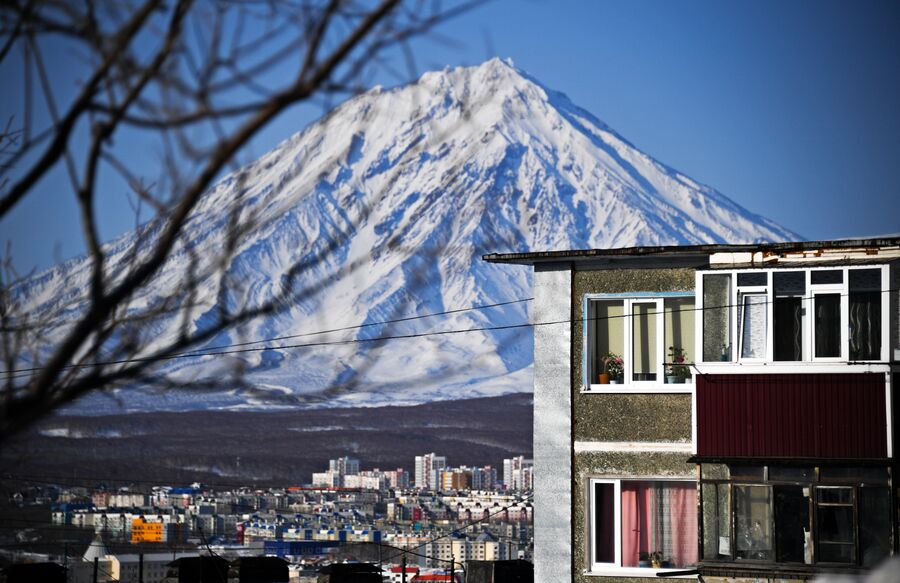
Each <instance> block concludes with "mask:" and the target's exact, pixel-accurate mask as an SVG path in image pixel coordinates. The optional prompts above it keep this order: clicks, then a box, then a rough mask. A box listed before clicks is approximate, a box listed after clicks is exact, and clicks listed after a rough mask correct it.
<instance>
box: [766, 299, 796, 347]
mask: <svg viewBox="0 0 900 583" xmlns="http://www.w3.org/2000/svg"><path fill="white" fill-rule="evenodd" d="M772 315H773V316H774V320H775V321H774V327H775V331H774V340H775V346H774V350H775V360H786V361H795V360H802V359H803V300H802V298H779V297H776V298H775V307H774V311H773V314H772Z"/></svg>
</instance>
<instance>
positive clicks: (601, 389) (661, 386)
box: [581, 383, 694, 395]
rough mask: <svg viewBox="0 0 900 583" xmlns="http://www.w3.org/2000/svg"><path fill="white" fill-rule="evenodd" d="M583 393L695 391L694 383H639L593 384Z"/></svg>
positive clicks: (583, 390) (668, 392)
mask: <svg viewBox="0 0 900 583" xmlns="http://www.w3.org/2000/svg"><path fill="white" fill-rule="evenodd" d="M581 392H582V393H584V394H586V395H590V394H592V393H597V394H601V395H610V394H640V393H656V394H673V393H688V394H690V393H693V392H694V383H680V384H677V383H671V384H669V383H637V384H630V385H629V384H608V385H600V384H592V385H590V387H588V388H587V389H582V390H581Z"/></svg>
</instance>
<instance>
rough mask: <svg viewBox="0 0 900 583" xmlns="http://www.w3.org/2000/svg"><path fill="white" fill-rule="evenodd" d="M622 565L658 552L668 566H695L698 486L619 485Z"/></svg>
mask: <svg viewBox="0 0 900 583" xmlns="http://www.w3.org/2000/svg"><path fill="white" fill-rule="evenodd" d="M621 509H622V566H623V567H637V566H638V560H639V559H640V553H648V554H649V553H653V552H656V551H659V552H660V553H662V555H663V558H664V559H665V560H667V561H669V563H670V565H669V566H670V567H688V566H691V565H696V564H697V485H696V484H693V483H687V482H685V483H679V482H665V483H660V482H622V506H621Z"/></svg>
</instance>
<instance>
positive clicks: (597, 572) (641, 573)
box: [582, 567, 697, 579]
mask: <svg viewBox="0 0 900 583" xmlns="http://www.w3.org/2000/svg"><path fill="white" fill-rule="evenodd" d="M689 568H690V567H684V568H682V569H672V568H665V569H654V568H652V567H599V568H596V569H590V570H586V571H583V573H582V574H583V575H585V576H586V577H648V578H654V579H655V578H656V577H657V573H676V572H678V571H686V570H688V569H689ZM696 578H697V575H678V576H675V577H667V579H696Z"/></svg>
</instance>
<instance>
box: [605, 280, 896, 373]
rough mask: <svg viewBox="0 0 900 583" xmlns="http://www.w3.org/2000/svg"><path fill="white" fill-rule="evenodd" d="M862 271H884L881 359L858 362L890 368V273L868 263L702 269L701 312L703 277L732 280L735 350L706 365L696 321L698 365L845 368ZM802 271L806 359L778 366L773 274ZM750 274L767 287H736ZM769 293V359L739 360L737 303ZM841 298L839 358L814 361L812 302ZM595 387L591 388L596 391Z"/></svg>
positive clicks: (700, 305) (699, 284) (700, 321)
mask: <svg viewBox="0 0 900 583" xmlns="http://www.w3.org/2000/svg"><path fill="white" fill-rule="evenodd" d="M860 269H863V270H865V269H879V270H881V354H880V357H879V358H878V359H875V360H866V361H854V362H860V363H871V364H872V365H873V366H880V365H882V364H883V365H889V364H890V362H891V360H890V350H891V346H890V330H891V325H892V322H891V312H890V294H889V293H888V290H889V289H890V271H889V266H888V265H886V264H870V265H853V266H849V265H845V266H815V265H810V266H791V267H789V268H786V267H785V268H758V269H710V270H698V271H697V274H696V289H697V295H696V298H697V299H696V304H695V305H696V306H697V309H698V311H699V312H702V311H703V308H704V306H703V276H704V275H730V276H731V305H732V309H731V313H730V316H729V318H730V319H729V325H730V341H731V346H732V347H733V348H732V354H731V360H729V361H718V360H712V361H704V360H702V358H703V333H704V330H703V318H702V317H697V318H695V326H696V333H695V344H696V346H695V347H694V353H695V354H696V355H697V357H696V359H695V361H696V362H697V363H698V365H700V366H703V367H704V368H708V369H717V368H720V367H725V368H727V367H735V366H740V365H743V364H747V365H765V366H767V367H769V368H774V367H779V368H781V369H789V368H791V367H796V368H799V369H801V370H802V369H808V368H809V367H810V366H811V365H824V366H829V365H835V364H841V365H843V364H846V363H847V362H849V358H850V338H849V327H850V272H851V271H855V270H860ZM782 270H789V271H804V272H805V273H806V292H805V293H804V295H803V296H802V306H803V319H802V326H803V329H802V337H803V354H802V356H803V360H799V361H775V360H774V312H775V310H774V309H773V305H774V300H775V296H774V285H773V278H772V275H771V274H772V273H773V272H775V271H782ZM833 270H838V271H842V272H843V279H842V281H841V283H839V284H816V285H813V284H812V273H813V272H814V271H833ZM748 272H766V273H768V285H766V286H765V287H763V286H744V287H738V285H737V274H739V273H748ZM756 292H759V293H765V294H766V296H767V301H768V308H767V310H766V320H767V322H766V326H767V329H766V358H765V359H748V358H742V357H741V348H742V346H741V329H740V324H741V322H740V317H739V312H740V311H741V310H740V309H739V306H738V305H739V302H740V301H741V297H742V295H743V294H748V293H756ZM828 293H837V294H840V296H841V302H840V318H841V321H840V333H841V340H840V342H841V353H840V356H836V357H816V354H815V341H816V331H815V313H814V308H815V303H814V298H815V296H816V295H819V294H828ZM592 388H593V387H592Z"/></svg>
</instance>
